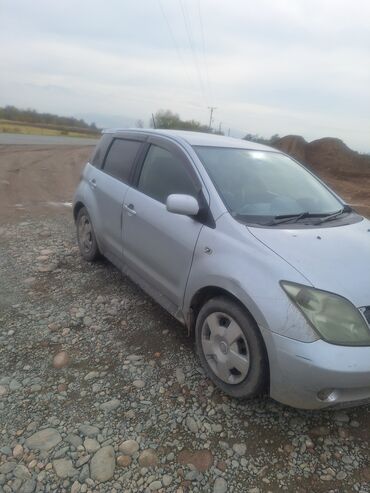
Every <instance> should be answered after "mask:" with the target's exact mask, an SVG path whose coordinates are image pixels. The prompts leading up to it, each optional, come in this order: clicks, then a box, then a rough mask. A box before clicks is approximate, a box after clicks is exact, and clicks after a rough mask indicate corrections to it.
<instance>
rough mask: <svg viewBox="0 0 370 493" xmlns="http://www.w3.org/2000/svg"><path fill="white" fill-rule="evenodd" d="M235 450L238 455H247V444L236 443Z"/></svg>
mask: <svg viewBox="0 0 370 493" xmlns="http://www.w3.org/2000/svg"><path fill="white" fill-rule="evenodd" d="M233 450H234V452H235V453H236V454H237V455H245V454H246V452H247V446H246V445H245V444H244V443H234V445H233Z"/></svg>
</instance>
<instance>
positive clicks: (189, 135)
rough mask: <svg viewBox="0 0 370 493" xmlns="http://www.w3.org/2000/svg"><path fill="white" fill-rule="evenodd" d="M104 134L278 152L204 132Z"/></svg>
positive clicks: (130, 130) (111, 130) (113, 130)
mask: <svg viewBox="0 0 370 493" xmlns="http://www.w3.org/2000/svg"><path fill="white" fill-rule="evenodd" d="M103 133H104V134H121V135H122V134H126V133H127V134H133V133H137V134H147V135H158V136H163V137H169V138H171V139H172V140H176V141H177V142H179V143H184V142H186V143H187V144H190V145H191V146H212V147H230V148H238V149H249V150H256V151H257V150H261V151H275V152H279V151H277V149H274V148H272V147H269V146H265V145H263V144H258V143H256V142H251V141H249V140H244V139H236V138H234V137H225V136H224V135H217V134H211V133H204V132H190V131H187V130H167V129H154V128H149V129H144V128H109V129H106V130H103Z"/></svg>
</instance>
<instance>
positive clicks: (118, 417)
mask: <svg viewBox="0 0 370 493" xmlns="http://www.w3.org/2000/svg"><path fill="white" fill-rule="evenodd" d="M369 423H370V415H369V408H368V407H362V408H357V409H356V408H355V409H351V410H346V411H335V412H334V411H324V412H323V411H320V412H304V411H297V410H294V409H291V408H288V407H285V406H282V405H280V404H278V403H276V402H274V401H272V400H271V399H269V398H267V397H266V398H261V399H256V400H253V401H248V402H240V401H236V400H233V399H230V398H228V397H227V396H225V395H223V394H222V393H221V392H219V391H218V390H217V389H215V388H214V386H213V385H212V383H211V382H210V381H209V380H208V379H207V378H206V377H205V376H204V374H203V372H202V370H201V369H200V367H199V364H198V361H197V359H196V358H195V355H194V352H193V341H192V340H191V339H189V338H187V336H186V333H185V331H184V330H183V328H182V327H181V326H180V325H179V324H178V323H177V322H176V321H175V320H174V319H172V318H171V317H170V316H169V315H168V314H166V312H164V311H163V310H162V309H161V308H160V307H159V306H158V305H156V304H155V303H154V302H152V301H151V300H150V299H149V298H148V297H147V296H146V295H145V294H143V292H142V291H141V290H140V289H139V288H137V287H136V286H135V285H134V284H133V283H132V282H131V281H130V280H128V279H127V278H124V277H123V276H122V275H121V274H120V273H119V272H118V271H117V270H116V269H115V268H114V267H113V266H112V265H110V264H109V263H108V262H105V261H102V262H100V263H97V264H93V265H90V264H88V263H86V262H84V261H82V260H81V258H80V257H79V254H78V250H77V248H76V242H75V235H74V225H73V223H72V221H71V219H70V217H69V216H67V215H64V214H63V213H61V214H54V215H53V216H52V215H51V214H49V215H48V216H46V217H45V218H41V217H38V218H37V217H33V218H32V217H30V218H27V219H19V220H18V222H17V220H14V221H13V222H12V224H2V226H0V491H1V492H2V491H4V492H12V491H19V492H23V493H26V492H33V491H45V492H47V491H57V492H64V491H65V492H73V493H77V492H94V491H97V492H98V491H101V492H132V493H136V492H151V491H166V492H177V493H182V492H188V491H191V492H202V493H203V492H204V493H205V492H214V493H222V492H223V493H225V492H249V493H259V492H268V491H271V492H274V491H288V492H312V491H314V492H328V491H333V492H346V491H348V492H349V491H351V492H352V491H357V492H368V491H370V486H369V481H370V467H369Z"/></svg>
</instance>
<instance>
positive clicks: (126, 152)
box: [103, 139, 141, 183]
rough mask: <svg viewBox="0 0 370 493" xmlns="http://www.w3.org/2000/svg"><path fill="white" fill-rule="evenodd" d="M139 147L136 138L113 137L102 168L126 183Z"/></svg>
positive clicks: (139, 143)
mask: <svg viewBox="0 0 370 493" xmlns="http://www.w3.org/2000/svg"><path fill="white" fill-rule="evenodd" d="M140 147H141V142H138V141H137V140H123V139H114V140H113V143H112V145H111V146H110V148H109V151H108V154H107V156H106V158H105V161H104V166H103V170H104V171H105V172H106V173H108V174H109V175H112V176H113V177H114V178H117V179H118V180H121V181H123V182H125V183H127V182H128V181H129V178H130V173H131V169H132V166H133V164H134V162H135V158H136V156H137V153H138V152H139V149H140Z"/></svg>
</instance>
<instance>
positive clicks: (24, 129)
mask: <svg viewBox="0 0 370 493" xmlns="http://www.w3.org/2000/svg"><path fill="white" fill-rule="evenodd" d="M0 133H8V134H23V135H48V136H55V137H58V136H63V137H80V138H87V139H96V138H97V137H99V136H100V134H98V133H97V134H94V133H90V132H89V133H87V132H83V131H82V132H79V131H78V129H76V130H75V129H65V128H62V129H56V128H47V127H43V126H42V125H40V126H38V125H33V124H32V125H27V123H22V122H10V121H6V120H0Z"/></svg>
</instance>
